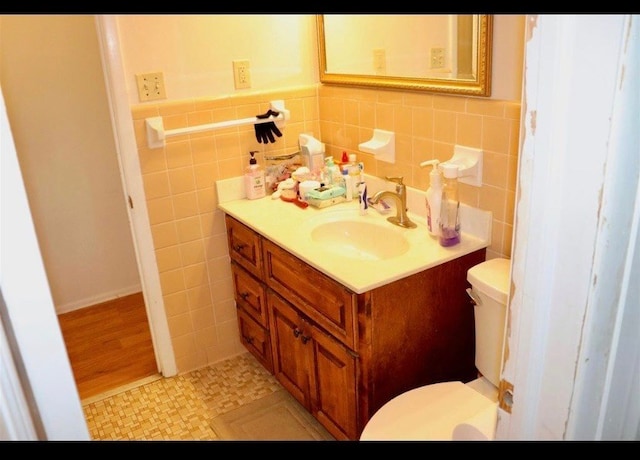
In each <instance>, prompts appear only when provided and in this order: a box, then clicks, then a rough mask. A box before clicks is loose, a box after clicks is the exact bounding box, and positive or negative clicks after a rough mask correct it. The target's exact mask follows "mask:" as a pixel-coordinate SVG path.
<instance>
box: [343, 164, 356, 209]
mask: <svg viewBox="0 0 640 460" xmlns="http://www.w3.org/2000/svg"><path fill="white" fill-rule="evenodd" d="M342 178H343V180H344V188H345V195H344V196H345V197H346V199H347V201H351V200H352V199H353V182H352V179H351V176H350V175H349V174H348V173H347V170H346V169H343V170H342Z"/></svg>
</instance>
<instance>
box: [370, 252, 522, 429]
mask: <svg viewBox="0 0 640 460" xmlns="http://www.w3.org/2000/svg"><path fill="white" fill-rule="evenodd" d="M509 266H510V260H509V259H491V260H488V261H485V262H482V263H481V264H478V265H476V266H475V267H472V268H471V269H469V271H468V273H467V280H468V281H469V283H470V284H471V289H470V290H467V292H469V295H470V296H471V298H472V299H473V300H474V317H475V324H476V361H475V364H476V367H477V368H478V371H479V373H480V375H481V376H480V377H478V378H477V379H475V380H473V381H471V382H467V383H462V382H457V381H456V382H441V383H434V384H431V385H425V386H422V387H419V388H414V389H413V390H409V391H407V392H405V393H402V394H400V395H398V396H396V397H395V398H393V399H392V400H391V401H388V402H387V403H386V404H384V405H383V406H382V407H381V408H380V409H378V411H377V412H376V413H375V414H374V415H373V416H372V417H371V418H370V419H369V421H368V422H367V424H366V426H365V427H364V430H363V431H362V433H361V435H360V440H361V441H390V440H397V441H400V440H405V441H424V440H481V439H487V440H489V439H493V438H494V433H495V425H496V421H497V407H498V382H499V379H500V363H501V360H502V345H503V340H504V327H505V324H504V320H505V314H506V304H507V295H508V290H509V282H510V279H509Z"/></svg>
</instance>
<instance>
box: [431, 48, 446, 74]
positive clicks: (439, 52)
mask: <svg viewBox="0 0 640 460" xmlns="http://www.w3.org/2000/svg"><path fill="white" fill-rule="evenodd" d="M431 68H432V69H442V68H444V48H431Z"/></svg>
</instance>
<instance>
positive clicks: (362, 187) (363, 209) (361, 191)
mask: <svg viewBox="0 0 640 460" xmlns="http://www.w3.org/2000/svg"><path fill="white" fill-rule="evenodd" d="M358 201H359V203H360V215H362V216H364V215H365V214H367V209H368V208H369V201H368V199H367V183H366V182H364V181H361V182H358Z"/></svg>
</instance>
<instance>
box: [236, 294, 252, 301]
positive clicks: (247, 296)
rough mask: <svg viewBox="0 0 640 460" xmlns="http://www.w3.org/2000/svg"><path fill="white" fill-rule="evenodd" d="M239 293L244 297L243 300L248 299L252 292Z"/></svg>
mask: <svg viewBox="0 0 640 460" xmlns="http://www.w3.org/2000/svg"><path fill="white" fill-rule="evenodd" d="M238 295H239V296H240V297H241V298H242V300H247V299H248V298H249V296H250V295H251V294H249V293H248V292H241V293H240V294H238Z"/></svg>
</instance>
